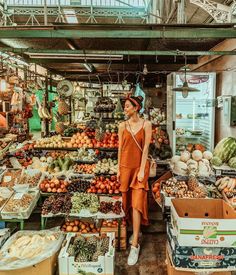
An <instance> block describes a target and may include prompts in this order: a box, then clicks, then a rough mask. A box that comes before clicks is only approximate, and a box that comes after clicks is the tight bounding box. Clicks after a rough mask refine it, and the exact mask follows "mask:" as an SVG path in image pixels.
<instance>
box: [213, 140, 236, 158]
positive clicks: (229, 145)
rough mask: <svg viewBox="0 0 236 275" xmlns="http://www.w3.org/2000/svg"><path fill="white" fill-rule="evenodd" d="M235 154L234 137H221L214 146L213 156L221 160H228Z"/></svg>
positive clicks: (235, 143)
mask: <svg viewBox="0 0 236 275" xmlns="http://www.w3.org/2000/svg"><path fill="white" fill-rule="evenodd" d="M235 155H236V139H235V138H233V137H227V138H223V139H222V140H221V141H220V142H219V143H218V144H217V145H216V147H215V149H214V152H213V156H214V157H218V158H220V159H221V160H222V162H228V161H229V160H230V159H231V158H232V157H234V156H235Z"/></svg>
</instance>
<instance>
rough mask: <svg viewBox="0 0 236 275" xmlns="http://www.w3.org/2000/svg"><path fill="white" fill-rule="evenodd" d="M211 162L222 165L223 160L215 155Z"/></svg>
mask: <svg viewBox="0 0 236 275" xmlns="http://www.w3.org/2000/svg"><path fill="white" fill-rule="evenodd" d="M211 164H212V165H215V166H221V165H222V164H223V162H222V160H221V159H220V158H218V157H213V158H212V159H211Z"/></svg>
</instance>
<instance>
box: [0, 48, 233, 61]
mask: <svg viewBox="0 0 236 275" xmlns="http://www.w3.org/2000/svg"><path fill="white" fill-rule="evenodd" d="M0 51H1V52H12V53H18V54H29V55H32V56H33V55H35V56H34V58H37V55H38V56H39V55H40V56H43V57H44V58H45V59H49V58H50V57H51V56H54V57H59V56H60V55H68V56H69V55H71V56H75V58H76V55H80V56H78V57H79V58H78V59H81V60H83V59H84V58H86V55H97V56H98V57H99V55H106V56H108V57H109V55H144V56H145V55H153V56H156V55H163V56H178V55H179V56H183V55H189V56H197V55H198V56H199V55H200V56H201V55H236V51H212V50H211V51H194V50H193V51H179V50H175V51H159V50H158V51H151V50H146V51H145V50H144V51H142V50H130V51H122V50H121V51H120V50H117V51H113V50H112V51H110V50H103V51H101V50H53V49H49V50H48V49H27V48H0ZM50 54H51V56H50ZM63 58H66V57H65V56H63Z"/></svg>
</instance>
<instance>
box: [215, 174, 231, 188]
mask: <svg viewBox="0 0 236 275" xmlns="http://www.w3.org/2000/svg"><path fill="white" fill-rule="evenodd" d="M229 180H230V178H229V177H225V178H223V179H222V182H221V184H220V185H219V186H218V189H219V190H220V191H222V190H224V188H226V187H227V186H228V183H229Z"/></svg>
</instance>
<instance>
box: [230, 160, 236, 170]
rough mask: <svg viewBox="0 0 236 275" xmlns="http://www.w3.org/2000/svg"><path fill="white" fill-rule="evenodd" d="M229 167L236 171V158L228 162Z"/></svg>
mask: <svg viewBox="0 0 236 275" xmlns="http://www.w3.org/2000/svg"><path fill="white" fill-rule="evenodd" d="M228 164H229V167H231V168H234V169H236V157H233V158H231V159H230V160H229V162H228Z"/></svg>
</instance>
